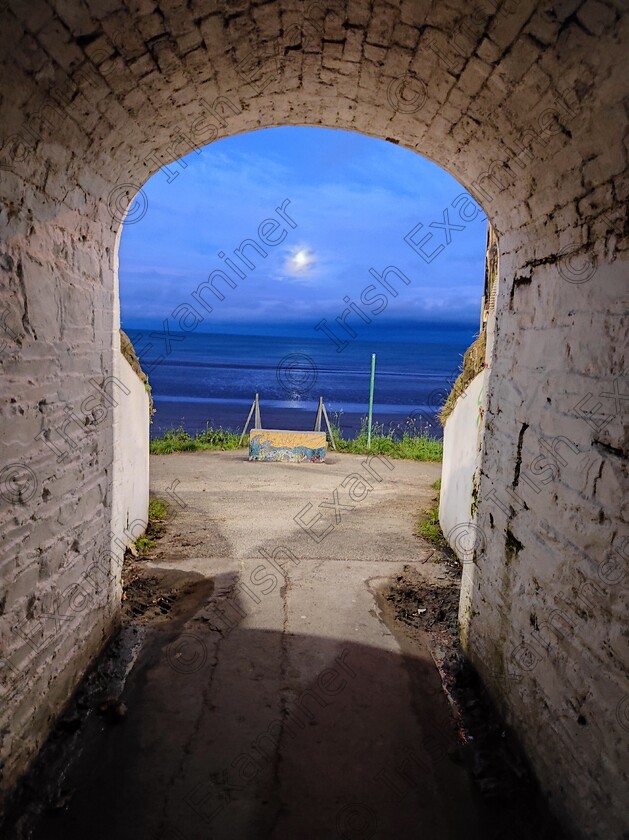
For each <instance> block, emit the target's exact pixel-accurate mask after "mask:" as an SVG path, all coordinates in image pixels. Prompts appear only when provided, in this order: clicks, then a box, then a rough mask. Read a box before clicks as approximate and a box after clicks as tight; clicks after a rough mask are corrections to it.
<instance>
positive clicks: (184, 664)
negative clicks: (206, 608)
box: [166, 633, 207, 674]
mask: <svg viewBox="0 0 629 840" xmlns="http://www.w3.org/2000/svg"><path fill="white" fill-rule="evenodd" d="M166 660H167V662H168V664H169V665H170V667H171V668H172V669H173V671H176V672H177V673H178V674H194V673H195V671H200V670H201V668H202V667H203V666H204V665H205V663H206V661H207V648H206V647H205V643H204V642H203V640H202V639H200V638H199V637H198V636H195V635H194V633H182V634H181V636H179V638H178V639H177V640H176V641H174V642H173V643H172V644H170V645H168V647H167V648H166Z"/></svg>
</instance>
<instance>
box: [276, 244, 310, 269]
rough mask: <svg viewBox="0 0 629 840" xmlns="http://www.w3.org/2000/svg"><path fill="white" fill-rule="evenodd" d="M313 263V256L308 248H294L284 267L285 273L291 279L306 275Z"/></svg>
mask: <svg viewBox="0 0 629 840" xmlns="http://www.w3.org/2000/svg"><path fill="white" fill-rule="evenodd" d="M314 261H315V258H314V254H313V253H312V251H311V250H310V249H309V248H306V247H304V246H302V245H300V246H299V247H297V248H294V249H293V251H292V252H291V254H290V256H289V257H288V259H287V260H286V264H285V266H284V268H285V270H286V272H287V273H288V274H290V275H292V276H293V277H295V276H297V277H302V276H303V275H304V274H307V273H308V271H309V269H310V267H311V266H312V265H313V263H314Z"/></svg>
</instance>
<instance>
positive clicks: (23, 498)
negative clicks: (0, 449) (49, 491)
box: [0, 464, 37, 505]
mask: <svg viewBox="0 0 629 840" xmlns="http://www.w3.org/2000/svg"><path fill="white" fill-rule="evenodd" d="M36 491H37V476H36V475H35V473H34V472H33V470H32V469H31V468H30V467H27V466H25V465H24V464H7V466H6V467H3V469H2V470H1V471H0V496H2V498H3V499H4V500H5V501H7V502H8V503H9V504H10V505H13V504H16V503H17V502H21V503H22V504H26V502H29V501H30V500H31V499H32V498H33V496H34V495H35V493H36Z"/></svg>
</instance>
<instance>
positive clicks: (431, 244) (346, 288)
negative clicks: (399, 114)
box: [120, 127, 486, 335]
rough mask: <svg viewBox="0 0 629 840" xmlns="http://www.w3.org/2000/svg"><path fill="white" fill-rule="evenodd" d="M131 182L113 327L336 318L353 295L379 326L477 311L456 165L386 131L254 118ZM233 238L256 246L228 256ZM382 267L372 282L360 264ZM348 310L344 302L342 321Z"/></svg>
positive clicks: (204, 326)
mask: <svg viewBox="0 0 629 840" xmlns="http://www.w3.org/2000/svg"><path fill="white" fill-rule="evenodd" d="M175 173H178V174H177V175H176V177H173V176H175ZM169 181H170V182H169ZM142 189H143V196H142V197H141V201H142V202H145V204H144V210H145V211H146V212H145V213H144V215H142V218H141V219H139V221H137V222H136V223H126V224H125V225H124V228H123V233H122V239H121V246H120V297H121V311H122V322H123V327H126V328H129V327H131V326H142V325H147V324H149V323H151V322H155V321H162V320H163V319H164V318H168V319H169V323H170V328H171V330H173V331H174V330H176V329H178V325H179V324H180V319H182V318H184V317H186V318H187V321H186V323H187V325H188V328H189V327H190V324H192V323H195V322H196V326H195V328H196V327H198V329H199V331H216V332H220V331H222V330H224V329H226V328H228V325H229V326H230V327H231V329H233V328H234V325H236V326H237V325H240V324H243V325H245V327H246V330H247V331H251V332H255V331H256V329H255V328H256V327H263V328H264V331H265V332H266V331H267V330H268V328H269V326H270V325H273V324H284V325H285V328H287V325H288V324H291V323H297V322H299V323H301V324H303V325H304V326H307V325H308V324H309V323H312V325H313V326H314V324H316V323H318V322H319V321H320V320H321V319H322V318H326V319H327V320H328V321H330V322H332V323H334V320H335V318H336V317H337V316H339V315H341V313H342V312H343V310H344V309H345V308H346V307H347V306H348V305H349V304H351V303H352V302H353V303H355V306H356V308H358V309H359V310H360V311H362V312H363V314H364V316H366V317H370V318H371V319H372V321H376V323H377V324H378V325H380V327H381V328H384V327H385V326H387V325H388V328H389V329H390V325H391V322H396V321H399V322H407V323H408V322H425V321H433V322H443V321H449V322H468V323H471V324H474V323H477V322H478V318H479V309H480V297H481V295H482V290H483V259H484V250H485V229H486V221H485V216H484V214H483V213H482V211H481V210H480V209H479V208H477V207H476V205H474V204H473V203H472V200H471V198H470V197H469V196H466V195H465V191H464V189H463V187H461V186H460V184H459V183H458V182H457V181H456V180H455V179H454V178H452V177H451V176H450V175H448V174H447V173H446V172H444V171H443V170H442V169H440V168H439V167H438V166H436V165H435V164H433V163H431V162H430V161H428V160H426V159H424V158H422V157H420V156H419V155H416V154H413V153H412V152H409V151H407V150H405V149H401V148H399V147H397V146H395V145H393V144H392V143H386V142H384V141H381V140H374V139H372V138H369V137H365V136H363V135H360V134H353V133H349V132H343V131H336V130H330V129H320V128H295V127H291V128H273V129H265V130H262V131H257V132H252V133H249V134H243V135H239V136H237V137H231V138H228V139H226V140H221V141H218V142H216V143H213V144H211V145H210V146H207V147H206V148H204V149H202V150H200V152H198V153H197V152H193V153H192V154H190V155H188V156H187V157H185V158H184V159H183V160H182V161H180V162H178V163H173V164H172V165H171V166H170V168H169V169H167V170H166V169H163V170H161V171H160V172H157V173H156V174H155V175H154V176H153V177H152V178H151V179H150V180H149V181H148V182H147V183H146V184H145V185H144V186H143V188H142ZM282 205H283V207H284V209H283V211H282V212H280V213H278V212H277V208H279V207H281V206H282ZM138 215H141V214H138ZM265 220H270V223H269V224H267V225H266V226H263V225H262V223H263V222H264V221H265ZM271 222H272V223H271ZM431 223H432V227H431ZM420 226H421V227H420ZM455 226H456V227H455ZM412 231H414V233H412V236H411V239H412V242H413V243H415V247H411V245H409V244H408V243H407V242H405V241H404V237H405V236H407V235H408V234H409V233H411V232H412ZM244 240H253V242H254V243H255V244H256V245H257V249H256V250H254V247H253V245H251V244H250V245H248V246H245V248H244V249H243V250H242V251H241V252H240V254H239V255H235V254H234V251H235V250H237V249H240V248H241V245H242V243H243V241H244ZM219 252H222V254H223V255H224V258H225V259H228V260H230V263H228V265H231V268H227V267H226V265H225V264H224V262H223V259H221V257H220V256H219ZM264 254H266V256H264ZM252 265H255V268H251V266H252ZM391 266H392V267H394V268H395V269H396V270H397V273H396V272H393V273H392V274H389V275H388V276H387V277H386V278H385V281H384V284H383V283H382V282H379V281H377V279H376V280H375V281H374V277H375V275H372V274H370V269H373V270H374V271H375V273H376V274H380V275H381V274H382V272H383V271H384V269H385V268H387V267H391ZM216 270H220V271H222V272H223V274H215V275H213V276H212V280H213V281H214V288H215V289H218V294H216V293H211V294H210V293H208V289H209V286H207V285H206V286H205V287H204V288H205V292H204V291H201V292H200V296H197V298H196V299H195V296H194V293H195V290H197V292H199V289H198V287H199V286H200V284H203V283H204V282H206V281H207V280H208V277H209V276H210V275H211V274H212V272H214V271H216ZM236 272H237V273H236ZM240 275H244V278H243V277H241V276H240ZM400 275H402V276H403V277H405V278H406V281H410V282H405V281H404V280H402V279H401V278H400ZM226 278H227V280H226ZM387 281H388V286H387ZM369 289H370V290H369ZM391 289H393V291H397V295H394V294H393V292H392V291H391ZM209 292H212V290H211V289H209ZM378 294H379V296H378ZM361 295H362V296H363V297H362V300H363V302H362V303H361ZM221 297H222V298H223V299H221ZM344 298H348V300H344ZM210 301H211V303H210ZM365 301H368V303H366V302H365ZM204 303H205V305H204ZM173 313H176V314H173ZM360 318H361V316H360V315H359V314H357V312H356V309H354V310H353V313H352V314H351V315H350V316H349V319H348V323H350V324H351V323H354V322H356V323H357V322H358V321H359V320H360ZM201 319H202V320H201ZM374 328H376V329H377V327H376V326H375V324H374ZM339 329H340V327H339ZM230 331H231V330H230ZM315 335H316V334H315Z"/></svg>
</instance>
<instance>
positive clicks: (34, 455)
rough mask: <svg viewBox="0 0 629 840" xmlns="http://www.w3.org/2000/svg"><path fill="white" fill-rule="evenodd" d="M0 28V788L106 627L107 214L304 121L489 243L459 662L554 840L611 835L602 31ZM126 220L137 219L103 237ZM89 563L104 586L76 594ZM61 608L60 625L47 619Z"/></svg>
mask: <svg viewBox="0 0 629 840" xmlns="http://www.w3.org/2000/svg"><path fill="white" fill-rule="evenodd" d="M0 27H1V30H2V33H3V38H2V46H1V47H0V66H1V67H2V74H3V80H4V81H3V89H2V98H1V100H0V126H1V127H2V128H1V129H0V167H1V168H2V171H1V177H0V223H1V225H2V241H1V248H0V271H1V272H2V284H1V290H0V322H1V323H0V326H1V329H2V339H1V345H0V346H1V347H2V351H1V353H0V364H1V366H2V402H1V404H0V410H1V414H0V420H1V423H2V442H3V443H2V447H3V448H2V452H1V456H2V463H1V466H0V470H2V472H1V473H0V495H1V508H0V525H1V526H2V540H3V542H2V560H1V563H2V566H1V574H2V579H3V584H4V585H3V590H2V598H1V609H0V613H1V614H0V642H1V644H2V656H3V660H2V671H1V675H0V685H1V686H2V688H1V689H0V690H1V691H2V693H3V696H4V701H5V702H4V703H3V705H2V708H1V710H0V758H1V759H2V760H3V761H4V767H3V778H2V783H1V785H2V790H6V789H7V788H8V787H10V785H11V784H12V783H13V781H14V780H15V778H16V777H17V776H18V775H19V773H20V772H22V771H23V770H24V768H25V767H26V765H27V763H28V761H29V760H30V758H31V757H32V755H33V753H34V751H35V750H36V749H37V747H38V746H39V744H40V743H41V741H42V739H43V738H44V737H45V735H46V732H47V730H48V727H49V725H50V722H51V720H52V719H53V718H54V715H55V714H56V713H57V712H58V710H59V708H60V706H61V704H62V703H63V702H64V701H65V699H66V698H67V697H68V694H69V692H70V691H71V690H72V688H73V686H74V685H75V684H76V681H77V679H78V678H79V677H80V675H81V673H82V672H83V671H84V669H85V667H86V666H87V665H88V663H89V662H90V661H91V659H92V658H93V656H94V654H95V653H96V652H97V651H98V650H99V649H100V648H101V646H102V644H103V643H104V641H105V639H106V638H107V637H108V635H109V634H110V633H111V632H112V630H113V629H114V628H115V623H116V615H117V609H118V603H117V599H116V598H117V584H116V583H115V573H116V569H117V562H118V561H117V557H116V555H115V553H114V554H111V539H112V536H111V535H112V533H113V531H112V525H113V524H114V523H113V520H112V516H113V511H112V497H113V494H112V481H113V459H114V446H113V445H114V436H113V435H114V425H113V411H112V405H111V400H112V399H113V397H112V384H111V379H110V377H111V376H112V375H113V374H114V352H115V351H117V345H116V344H115V341H114V336H115V335H116V326H117V324H116V318H115V299H116V288H115V282H114V256H115V252H116V243H117V238H116V237H117V234H118V232H119V229H120V225H121V222H122V219H123V217H124V214H125V213H126V211H127V208H128V201H129V198H130V197H131V195H133V194H135V193H137V190H138V189H139V188H140V187H141V186H142V184H143V183H144V182H145V180H146V179H147V178H148V176H149V175H150V174H152V173H153V172H155V171H156V170H157V169H158V167H159V166H160V164H170V168H169V171H168V173H166V174H165V175H164V176H163V177H187V175H188V174H189V173H187V172H186V171H185V170H183V169H182V168H181V167H180V166H179V165H178V164H176V163H173V162H174V161H176V160H177V159H178V158H179V157H180V156H181V155H183V154H185V153H186V152H188V151H190V150H191V149H192V148H194V147H197V146H201V145H204V144H206V143H208V142H211V141H212V140H214V139H216V138H217V137H224V136H227V135H230V134H236V133H238V132H242V131H247V130H251V129H255V128H259V127H262V126H273V125H283V124H304V123H305V124H313V125H327V126H332V127H336V128H344V129H349V130H354V131H362V132H364V133H367V134H370V135H373V136H376V137H381V138H385V139H389V140H391V141H392V142H395V143H399V144H401V145H404V146H406V147H408V148H409V149H412V150H415V151H417V152H419V153H421V154H424V155H426V156H427V157H429V158H431V159H432V160H434V161H436V162H437V163H439V164H440V165H442V166H443V167H445V168H446V169H448V170H449V171H450V172H451V173H452V174H453V175H454V176H455V177H457V178H458V179H459V181H460V182H461V183H462V184H463V186H464V187H465V188H466V189H467V190H469V192H470V193H471V195H472V196H473V197H474V198H475V199H476V200H477V201H478V202H480V203H481V204H482V206H483V208H484V209H485V211H486V212H487V214H488V215H489V217H490V218H491V221H492V223H493V224H494V225H495V227H496V230H497V232H498V234H499V236H500V243H501V260H502V262H501V287H500V292H499V296H498V302H497V312H496V336H495V344H494V351H493V353H492V356H491V359H490V368H489V372H488V380H487V400H488V401H487V412H486V417H485V431H484V437H483V444H482V452H481V459H482V466H481V471H480V482H479V494H478V509H477V520H476V521H477V523H478V525H479V527H480V528H482V529H483V532H484V540H483V545H482V546H480V547H482V548H483V550H482V551H480V550H479V551H478V552H477V556H476V558H475V562H474V563H473V564H472V563H468V564H466V570H467V571H468V572H469V576H470V578H471V580H470V585H469V593H470V596H469V604H468V606H467V615H468V622H467V626H466V628H465V630H466V639H467V644H468V648H469V652H470V655H471V656H472V658H473V659H474V661H475V662H476V664H477V665H478V667H479V669H480V670H481V672H482V673H483V675H484V676H485V678H486V679H487V680H488V683H489V685H490V688H491V690H492V692H493V694H494V696H495V697H496V699H497V700H498V701H499V702H500V703H501V704H502V705H503V707H504V708H505V710H506V712H507V714H508V715H509V718H510V720H511V722H512V724H513V725H514V727H515V728H516V730H517V731H518V733H519V734H520V736H521V738H522V739H523V740H524V742H525V744H526V746H527V748H528V751H529V755H530V758H531V761H532V763H533V766H534V767H535V769H536V771H537V773H538V774H539V777H540V780H541V782H542V785H543V787H544V788H545V790H546V791H547V792H548V793H549V795H550V796H551V799H552V802H553V805H554V807H555V808H556V810H557V812H558V813H559V814H560V815H561V816H562V818H563V819H564V821H565V822H566V824H568V825H570V826H572V827H573V830H574V833H575V834H577V835H578V836H581V837H587V838H606V840H607V838H610V837H620V836H621V834H622V831H623V830H624V828H623V817H622V813H623V807H624V805H623V803H624V799H625V792H626V784H627V778H626V766H627V763H626V746H627V736H628V734H629V721H628V712H629V708H628V706H629V699H628V698H629V684H628V683H627V679H626V676H625V672H626V663H627V658H628V657H627V637H626V635H624V634H623V631H622V629H621V628H622V622H623V621H624V614H625V611H626V593H627V577H626V560H627V537H628V532H627V527H628V526H627V507H626V502H625V501H624V500H625V499H626V498H627V493H626V485H627V477H626V453H627V429H626V418H627V400H626V394H627V393H628V390H629V389H628V388H627V382H626V370H627V357H626V321H625V320H623V319H624V317H625V316H624V310H625V306H624V300H625V297H626V288H627V280H626V278H627V229H628V228H627V218H626V201H627V190H628V184H629V179H628V178H627V149H626V145H625V142H624V139H623V138H624V131H625V123H626V107H625V103H626V102H627V97H628V94H629V91H628V90H627V86H628V84H629V73H627V50H626V44H627V40H628V28H629V26H628V15H627V9H626V4H625V3H623V2H620V0H558V2H555V3H552V4H546V3H543V2H541V0H540V2H537V0H524V1H523V2H519V3H513V2H511V0H479V2H478V6H476V7H474V8H472V7H471V6H470V4H469V3H466V2H464V0H452V2H450V3H445V4H443V3H442V4H434V3H429V2H427V0H390V1H389V0H373V2H366V0H338V2H336V0H330V1H329V2H327V0H326V2H324V3H318V2H317V3H312V4H308V3H303V2H297V0H271V2H267V3H263V4H256V3H250V2H248V0H221V2H219V0H191V2H183V0H159V2H157V0H127V2H122V0H85V2H84V3H81V4H79V3H67V2H64V1H63V0H29V2H26V0H5V2H4V3H2V4H0ZM175 173H176V174H175ZM282 198H284V196H281V197H279V198H278V201H280V200H281V199H282ZM454 198H455V197H454V196H453V199H454ZM351 209H352V208H349V210H350V211H351ZM446 210H447V214H446ZM461 210H462V208H461V207H459V208H457V207H452V206H451V207H449V208H443V207H435V208H434V213H433V214H431V215H432V218H418V219H417V224H418V225H423V226H424V227H423V228H422V229H419V232H420V233H422V232H423V231H425V232H426V237H427V238H426V239H425V240H424V239H422V238H421V237H417V236H416V237H415V238H414V241H415V242H420V241H421V243H423V244H420V245H418V248H419V251H422V252H423V256H422V254H420V253H419V251H416V253H417V257H418V266H419V268H418V276H420V275H421V265H422V260H427V259H428V255H429V254H432V253H433V249H434V247H437V246H438V245H443V247H446V246H447V247H449V248H454V249H455V248H456V247H457V244H456V242H457V240H456V230H451V229H450V228H449V227H448V222H452V221H456V220H457V215H456V214H457V213H459V214H460V212H461ZM147 212H150V207H148V206H147V205H146V200H145V197H144V196H143V194H142V193H139V194H138V198H137V200H136V202H135V204H134V205H133V208H132V209H131V210H129V215H128V216H127V217H126V222H125V223H126V224H129V223H133V222H135V223H141V219H142V216H143V214H145V213H147ZM459 219H460V220H461V221H462V219H461V217H460V216H459ZM431 224H432V225H433V227H430V225H431ZM435 225H437V226H435ZM439 225H440V227H439ZM407 233H408V231H400V237H401V238H403V237H404V236H405V235H406V234H407ZM248 235H249V232H246V231H245V232H243V233H242V236H243V237H245V236H248ZM384 267H385V264H383V265H382V266H377V267H376V268H378V269H380V270H382V269H383V268H384ZM368 268H369V267H368V266H366V269H368ZM179 303H180V301H173V311H174V310H175V308H176V307H177V305H178V304H179ZM169 323H170V328H171V329H175V328H177V326H181V325H180V324H178V321H177V316H176V315H173V318H172V319H169ZM165 349H166V344H165ZM149 376H150V371H149ZM72 415H75V417H73V416H72ZM66 422H68V425H64V424H66ZM60 430H61V431H60ZM540 458H541V459H542V460H540ZM514 495H515V496H517V498H514ZM95 564H97V565H98V568H99V569H101V570H103V569H106V570H107V573H106V574H102V576H101V578H100V582H99V583H98V585H96V584H94V585H93V586H89V585H88V584H87V583H86V582H85V581H86V578H85V575H86V574H87V572H88V570H90V569H93V568H94V565H95ZM94 574H95V573H94ZM81 587H82V589H81ZM84 590H85V591H84ZM80 592H81V593H83V594H82V596H79V594H78V593H80ZM71 597H72V598H74V599H75V607H72V606H71V605H70V607H69V608H70V610H71V620H69V621H62V622H60V623H59V622H55V621H54V620H52V619H50V618H48V617H47V616H49V615H50V614H52V613H53V611H54V605H55V603H58V601H59V598H62V599H65V601H68V600H69V599H70V598H71ZM79 597H82V598H83V601H80V600H79ZM81 603H82V604H83V606H82V608H79V605H80V604H81ZM63 609H64V610H66V611H67V610H68V604H65V606H64V607H63ZM68 614H70V613H68ZM564 616H567V617H568V622H567V621H566V618H565V617H564ZM38 622H39V623H40V624H41V625H42V626H41V628H40V629H39V630H37V631H36V630H35V628H36V627H37V623H38ZM37 633H40V635H41V638H40V637H38V636H37ZM44 642H45V644H44Z"/></svg>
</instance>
